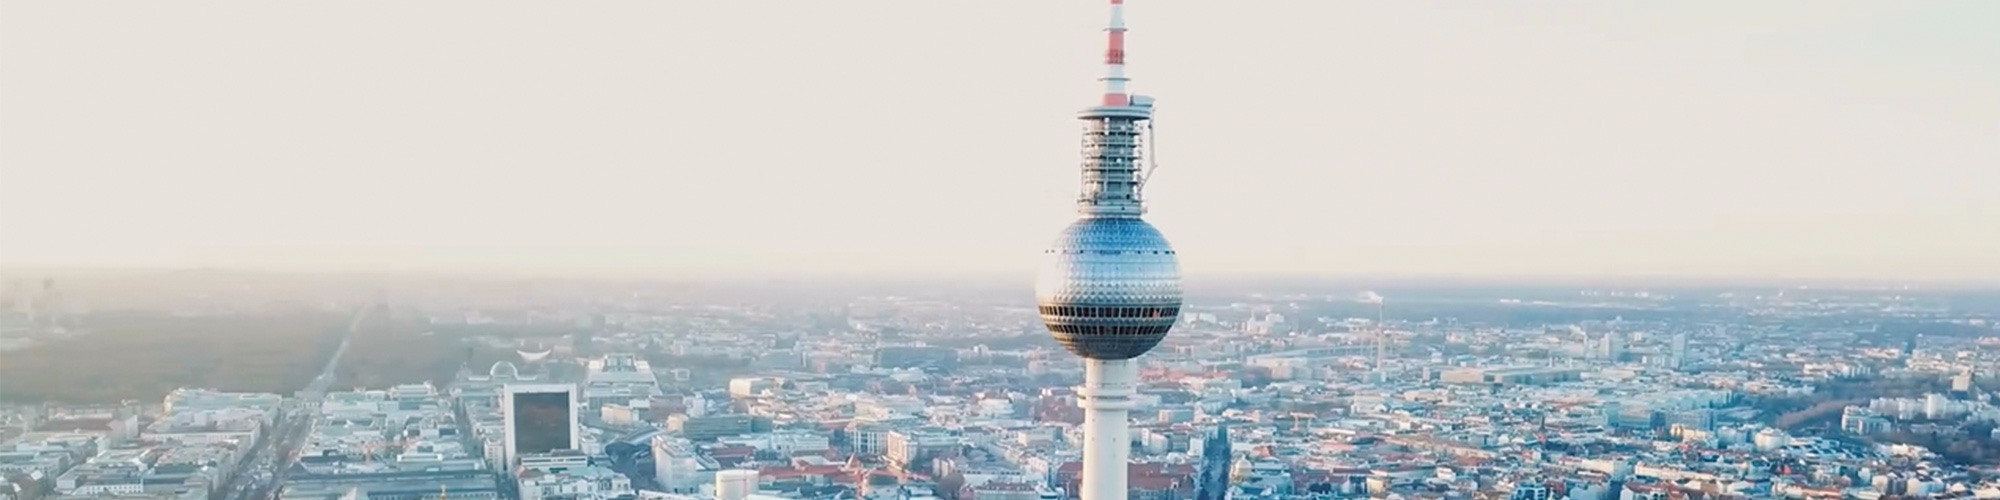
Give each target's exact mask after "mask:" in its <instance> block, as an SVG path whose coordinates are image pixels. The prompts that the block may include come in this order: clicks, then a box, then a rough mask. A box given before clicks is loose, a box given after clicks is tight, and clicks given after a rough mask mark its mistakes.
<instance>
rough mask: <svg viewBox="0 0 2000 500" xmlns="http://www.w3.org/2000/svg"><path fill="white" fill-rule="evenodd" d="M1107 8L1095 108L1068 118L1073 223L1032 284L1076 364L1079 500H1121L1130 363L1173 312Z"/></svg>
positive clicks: (1166, 262)
mask: <svg viewBox="0 0 2000 500" xmlns="http://www.w3.org/2000/svg"><path fill="white" fill-rule="evenodd" d="M1110 1H1111V21H1110V24H1109V26H1107V27H1106V28H1105V33H1106V49H1105V52H1104V64H1105V76H1104V77H1103V78H1101V79H1100V80H1101V81H1103V82H1104V95H1103V100H1102V101H1100V103H1099V104H1098V105H1097V106H1092V107H1089V108H1086V109H1084V110H1083V111H1081V112H1079V113H1077V118H1078V119H1079V120H1081V121H1082V122H1083V129H1084V130H1083V164H1082V181H1083V189H1082V192H1081V193H1080V195H1079V196H1078V198H1077V212H1079V213H1080V214H1081V215H1082V217H1080V218H1079V219H1077V221H1076V222H1075V223H1072V224H1070V225H1069V227H1067V228H1065V229H1063V231H1062V232H1061V233H1060V234H1058V235H1057V237H1056V240H1055V242H1054V243H1052V244H1051V245H1050V246H1049V249H1048V250H1047V251H1046V252H1044V256H1043V257H1044V261H1043V267H1042V270H1041V272H1040V274H1039V275H1038V276H1037V278H1036V283H1035V299H1036V302H1037V305H1038V306H1039V307H1040V312H1041V316H1042V321H1043V323H1044V324H1045V325H1046V326H1047V327H1048V329H1049V333H1050V335H1051V336H1053V337H1055V340H1056V341H1057V342H1058V343H1060V344H1062V346H1063V348H1064V349H1067V350H1068V351H1069V352H1071V353H1074V354H1076V355H1077V356H1080V357H1082V358H1084V367H1085V375H1084V379H1085V380H1084V385H1083V386H1082V387H1080V388H1078V390H1077V395H1078V398H1079V400H1078V405H1079V406H1081V407H1083V408H1084V428H1085V429H1084V458H1083V477H1082V479H1083V485H1082V489H1081V491H1080V492H1079V493H1080V495H1079V496H1080V497H1082V498H1083V500H1113V499H1123V498H1126V496H1127V493H1128V492H1127V490H1126V488H1125V483H1126V476H1125V474H1126V470H1125V467H1126V462H1127V459H1128V458H1129V454H1130V448H1131V436H1130V431H1129V429H1128V427H1127V423H1126V422H1127V416H1128V414H1129V413H1130V411H1131V409H1132V407H1133V400H1132V397H1133V396H1134V395H1135V389H1136V385H1137V383H1138V370H1137V367H1136V366H1135V364H1134V363H1133V361H1132V358H1136V357H1139V356H1140V355H1143V354H1145V353H1146V352H1147V351H1149V350H1152V349H1153V347H1155V346H1158V345H1159V343H1160V341H1161V340H1164V339H1165V338H1166V336H1167V331H1168V330H1171V329H1172V328H1173V326H1174V323H1175V321H1176V320H1177V319H1178V318H1179V317H1180V308H1181V280H1180V264H1179V261H1178V259H1177V258H1176V256H1175V255H1174V250H1173V247H1172V246H1170V245H1168V244H1167V239H1166V237H1165V236H1162V235H1161V234H1160V231H1159V230H1158V229H1155V228H1153V225H1152V224H1149V223H1147V222H1146V221H1145V220H1144V219H1142V218H1141V216H1143V215H1145V212H1146V207H1145V203H1144V198H1143V196H1142V194H1143V193H1142V191H1143V190H1144V187H1145V182H1146V176H1147V174H1148V173H1150V171H1149V169H1146V168H1144V167H1145V166H1146V165H1147V158H1145V157H1144V155H1142V154H1141V153H1142V151H1145V146H1146V145H1147V139H1148V138H1150V136H1151V132H1152V118H1153V100H1152V99H1151V98H1149V97H1146V96H1139V95H1133V94H1132V93H1131V92H1130V91H1129V90H1128V89H1127V88H1126V84H1127V83H1128V80H1129V79H1128V78H1127V77H1126V76H1125V15H1124V14H1125V12H1124V8H1125V6H1124V1H1123V0H1110Z"/></svg>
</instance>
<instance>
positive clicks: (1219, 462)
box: [1194, 424, 1235, 500]
mask: <svg viewBox="0 0 2000 500" xmlns="http://www.w3.org/2000/svg"><path fill="white" fill-rule="evenodd" d="M1234 457H1235V454H1234V453H1232V452H1231V451H1230V445H1229V426H1228V424H1223V425H1218V426H1216V427H1215V434H1214V435H1212V436H1209V438H1208V439H1206V440H1203V441H1202V443H1201V472H1200V474H1201V475H1200V476H1199V477H1197V478H1196V479H1195V480H1196V482H1197V483H1198V485H1197V489H1196V490H1195V497H1194V498H1195V500H1223V499H1224V498H1227V497H1228V496H1229V461H1230V459H1231V458H1234Z"/></svg>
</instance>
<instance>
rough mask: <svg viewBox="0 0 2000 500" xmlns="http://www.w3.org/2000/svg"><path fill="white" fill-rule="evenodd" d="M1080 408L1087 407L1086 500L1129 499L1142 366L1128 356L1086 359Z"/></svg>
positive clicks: (1085, 429) (1084, 412)
mask: <svg viewBox="0 0 2000 500" xmlns="http://www.w3.org/2000/svg"><path fill="white" fill-rule="evenodd" d="M1083 363H1084V365H1083V370H1084V371H1083V387H1081V388H1078V390H1077V396H1078V398H1077V406H1081V407H1083V427H1084V429H1083V477H1084V481H1083V487H1082V490H1083V491H1080V492H1078V493H1079V496H1080V497H1081V498H1082V499H1083V500H1125V498H1127V497H1128V495H1130V492H1129V491H1128V490H1127V489H1126V487H1125V479H1126V477H1125V476H1126V467H1127V465H1126V463H1127V462H1129V461H1130V460H1131V454H1132V425H1131V420H1130V415H1131V412H1132V405H1133V402H1132V396H1134V395H1136V394H1137V388H1136V387H1135V386H1136V385H1137V384H1138V382H1139V370H1138V366H1137V365H1136V364H1134V363H1133V362H1132V360H1129V359H1117V360H1110V359H1086V360H1084V361H1083Z"/></svg>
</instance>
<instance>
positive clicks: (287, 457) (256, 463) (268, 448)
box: [212, 307, 374, 500]
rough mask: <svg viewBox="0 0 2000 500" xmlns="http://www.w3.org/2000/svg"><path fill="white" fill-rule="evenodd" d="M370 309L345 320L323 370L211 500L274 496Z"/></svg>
mask: <svg viewBox="0 0 2000 500" xmlns="http://www.w3.org/2000/svg"><path fill="white" fill-rule="evenodd" d="M372 310H374V308H373V307H362V308H361V310H359V311H356V312H355V313H354V319H352V320H350V321H348V323H347V332H346V333H345V334H343V335H342V337H341V339H340V347H338V348H335V349H334V351H333V355H332V356H329V357H328V358H327V360H326V367H325V368H323V369H321V370H320V372H319V376H317V377H313V379H312V381H311V382H308V383H306V386H305V388H304V389H300V390H299V394H298V397H296V398H293V399H291V400H289V401H287V402H286V410H285V411H284V412H283V414H282V415H281V417H280V418H279V420H278V422H277V424H276V425H274V426H273V427H272V429H271V433H270V434H269V435H268V436H266V437H265V439H264V442H263V443H262V445H261V446H259V447H258V448H257V449H256V451H254V452H253V454H252V455H251V457H250V458H248V459H246V460H244V461H243V466H242V468H240V469H238V471H237V473H236V475H235V477H233V478H232V479H231V480H230V482H229V483H228V484H227V485H225V486H224V487H223V488H222V489H220V490H218V491H221V492H223V493H222V494H220V495H214V496H212V498H219V499H222V500H267V499H270V498H272V497H274V496H276V495H277V493H278V486H279V485H282V484H284V481H285V475H286V473H287V472H289V470H290V469H291V465H292V461H293V460H296V459H297V458H298V457H297V453H298V450H299V447H300V446H304V445H305V441H306V438H307V437H310V436H312V428H313V424H314V423H315V422H316V421H317V419H318V417H319V406H320V403H321V401H322V400H323V399H324V398H325V397H326V391H327V389H329V388H331V387H333V384H334V382H335V380H336V377H335V376H334V372H335V370H337V369H339V368H340V358H341V356H344V355H346V354H347V346H348V344H349V343H351V342H353V341H354V332H356V331H358V330H360V329H361V323H362V321H363V320H365V319H367V318H368V315H369V314H371V313H370V311H372Z"/></svg>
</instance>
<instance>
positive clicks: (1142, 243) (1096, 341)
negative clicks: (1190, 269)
mask: <svg viewBox="0 0 2000 500" xmlns="http://www.w3.org/2000/svg"><path fill="white" fill-rule="evenodd" d="M1042 259H1043V260H1042V268H1041V272H1040V274H1038V275H1037V276H1036V279H1035V302H1036V303H1037V305H1038V306H1040V309H1041V314H1042V323H1043V324H1044V325H1047V326H1048V328H1049V334H1050V335H1051V336H1053V337H1055V339H1056V342H1057V343H1060V344H1062V346H1063V348H1064V349H1068V350H1069V352H1071V353H1074V354H1076V355H1077V356H1082V357H1084V358H1089V359H1107V360H1117V359H1131V358H1136V357H1139V355H1141V354H1145V353H1146V351H1149V350H1152V349H1153V347H1154V346H1157V345H1159V344H1160V341H1161V340H1163V339H1165V338H1167V330H1169V329H1172V328H1173V326H1174V321H1175V320H1176V319H1177V318H1179V317H1180V310H1181V275H1180V263H1179V261H1178V259H1176V258H1175V257H1174V250H1173V247H1172V246H1169V245H1168V244H1167V238H1166V237H1165V236H1161V235H1160V230H1158V229H1154V228H1153V225H1152V224H1148V223H1146V221H1145V220H1143V219H1140V218H1138V217H1103V216H1099V217H1084V218H1082V219H1078V220H1077V221H1076V222H1075V223H1072V224H1070V225H1069V227H1067V228H1064V229H1063V231H1062V233H1060V234H1058V235H1057V236H1056V240H1055V242H1054V243H1052V244H1050V245H1049V248H1048V250H1046V251H1044V252H1043V255H1042Z"/></svg>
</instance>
